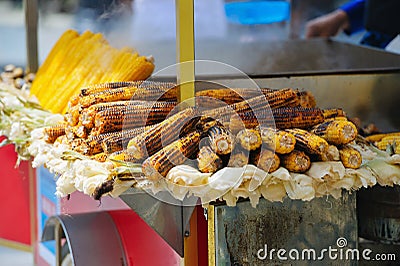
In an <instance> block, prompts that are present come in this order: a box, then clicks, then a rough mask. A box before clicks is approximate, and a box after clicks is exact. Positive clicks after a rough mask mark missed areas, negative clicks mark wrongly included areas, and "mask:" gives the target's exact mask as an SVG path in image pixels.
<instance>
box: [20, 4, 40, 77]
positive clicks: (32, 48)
mask: <svg viewBox="0 0 400 266" xmlns="http://www.w3.org/2000/svg"><path fill="white" fill-rule="evenodd" d="M24 9H25V31H26V34H25V35H26V51H27V65H26V71H27V72H29V73H36V72H37V70H38V66H39V62H38V38H37V33H38V27H37V26H38V0H24Z"/></svg>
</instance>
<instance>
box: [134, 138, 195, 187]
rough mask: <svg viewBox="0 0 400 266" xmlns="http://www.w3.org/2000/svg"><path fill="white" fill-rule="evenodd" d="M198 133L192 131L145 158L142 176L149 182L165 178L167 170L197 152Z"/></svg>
mask: <svg viewBox="0 0 400 266" xmlns="http://www.w3.org/2000/svg"><path fill="white" fill-rule="evenodd" d="M199 142H200V133H199V132H197V131H193V132H191V133H189V134H188V135H186V136H185V137H183V138H181V139H178V140H176V141H174V142H172V143H170V144H169V145H167V146H166V147H164V148H162V149H161V150H159V151H158V152H157V153H155V154H153V155H152V156H150V157H149V158H147V159H146V160H145V161H144V162H143V164H142V170H143V174H144V175H145V176H146V177H147V178H148V179H150V180H159V179H160V178H162V177H166V176H167V174H168V172H169V170H171V168H172V167H174V166H176V165H180V164H182V163H183V162H185V161H186V159H187V158H189V157H192V156H193V155H194V154H196V153H197V152H198V149H199V147H198V145H199Z"/></svg>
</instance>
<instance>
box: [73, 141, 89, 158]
mask: <svg viewBox="0 0 400 266" xmlns="http://www.w3.org/2000/svg"><path fill="white" fill-rule="evenodd" d="M69 146H70V147H71V150H73V151H76V152H79V153H81V154H84V155H89V154H88V153H89V146H88V145H87V141H86V139H82V138H76V139H73V140H71V141H69Z"/></svg>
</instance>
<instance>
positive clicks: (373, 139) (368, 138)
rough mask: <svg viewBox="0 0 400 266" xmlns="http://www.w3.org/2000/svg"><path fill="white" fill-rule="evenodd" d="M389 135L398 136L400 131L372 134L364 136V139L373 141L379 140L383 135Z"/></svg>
mask: <svg viewBox="0 0 400 266" xmlns="http://www.w3.org/2000/svg"><path fill="white" fill-rule="evenodd" d="M390 136H400V132H390V133H381V134H374V135H370V136H367V137H365V139H366V140H367V141H369V142H372V143H375V142H379V141H381V140H382V139H383V138H385V137H390Z"/></svg>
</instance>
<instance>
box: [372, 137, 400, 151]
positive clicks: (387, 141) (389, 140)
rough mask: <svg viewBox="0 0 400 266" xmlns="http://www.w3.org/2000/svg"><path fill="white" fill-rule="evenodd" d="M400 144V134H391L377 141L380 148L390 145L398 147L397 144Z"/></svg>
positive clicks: (383, 148) (384, 148)
mask: <svg viewBox="0 0 400 266" xmlns="http://www.w3.org/2000/svg"><path fill="white" fill-rule="evenodd" d="M399 145H400V135H399V136H396V135H391V136H386V137H384V138H382V139H381V140H380V141H379V142H377V143H376V146H377V147H378V149H380V150H386V148H387V147H388V146H392V147H394V148H396V147H397V146H399Z"/></svg>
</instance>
